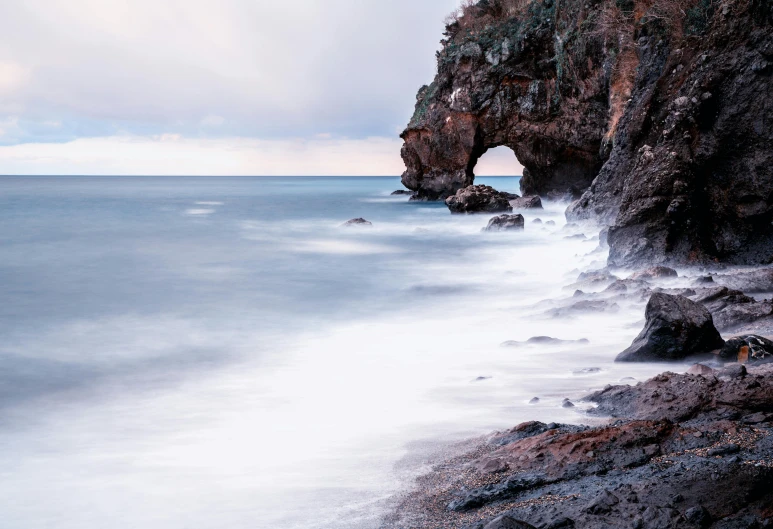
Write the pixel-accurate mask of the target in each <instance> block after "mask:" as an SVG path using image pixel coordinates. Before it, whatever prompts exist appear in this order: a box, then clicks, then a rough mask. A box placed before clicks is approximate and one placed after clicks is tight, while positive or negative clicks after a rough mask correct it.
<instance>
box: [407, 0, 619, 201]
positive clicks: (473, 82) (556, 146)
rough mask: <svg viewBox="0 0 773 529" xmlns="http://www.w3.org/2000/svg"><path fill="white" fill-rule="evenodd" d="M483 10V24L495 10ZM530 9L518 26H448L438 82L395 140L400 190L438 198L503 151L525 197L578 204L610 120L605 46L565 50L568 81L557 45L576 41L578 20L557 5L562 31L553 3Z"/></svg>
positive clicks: (423, 92) (590, 40)
mask: <svg viewBox="0 0 773 529" xmlns="http://www.w3.org/2000/svg"><path fill="white" fill-rule="evenodd" d="M482 4H483V3H481V4H479V5H482ZM486 5H487V6H489V7H481V11H480V13H479V15H480V16H481V17H484V18H485V17H486V16H493V15H491V14H487V11H486V9H488V10H492V13H493V11H495V10H496V6H495V5H494V4H493V3H486ZM531 5H532V8H531V9H530V11H529V13H528V15H525V16H524V17H522V18H521V19H517V18H510V19H505V20H503V21H502V23H498V24H490V25H488V26H486V27H484V28H482V29H480V30H479V31H478V32H473V33H471V32H470V31H469V30H465V29H463V28H460V27H459V26H458V24H453V25H451V26H449V27H448V28H447V32H446V36H447V38H446V40H444V41H443V49H442V51H441V52H440V53H439V54H438V73H437V76H436V77H435V80H434V81H433V83H432V84H431V85H429V86H425V87H422V88H421V89H420V90H419V93H418V94H417V101H416V110H415V112H414V115H413V117H412V119H411V121H410V123H409V125H408V127H407V128H406V129H405V131H404V132H403V133H402V135H401V137H402V139H403V140H404V142H405V143H404V145H403V149H402V157H403V160H404V162H405V165H406V171H405V172H404V173H403V177H402V178H403V184H404V185H405V186H406V187H408V188H410V189H413V190H415V191H417V193H418V196H419V197H421V198H424V199H430V200H432V199H440V198H444V197H446V196H448V195H451V194H453V193H454V192H455V191H456V190H458V189H460V188H462V187H466V186H468V185H471V184H472V183H473V180H474V168H475V165H476V164H477V161H478V159H480V157H481V156H482V155H483V154H484V153H485V152H486V151H487V150H489V149H492V148H495V147H498V146H501V145H505V146H507V147H509V148H510V149H512V150H513V151H514V152H515V154H516V156H517V158H518V160H519V161H520V162H521V163H522V164H523V166H524V168H525V170H524V178H523V179H522V181H521V186H522V191H523V192H524V193H528V194H540V195H547V194H549V193H551V192H558V193H568V194H571V195H573V196H575V197H578V196H579V195H580V194H582V192H583V191H585V190H586V189H587V188H588V187H589V186H590V184H591V182H592V181H593V179H594V178H595V176H596V175H597V174H598V172H599V170H600V168H601V166H602V164H603V161H604V159H605V152H604V149H602V145H603V143H604V138H605V136H606V135H607V132H608V128H609V122H610V113H609V105H608V101H609V96H608V95H609V78H608V70H607V69H605V68H603V67H602V62H603V61H604V56H603V53H600V50H601V49H602V48H603V42H601V37H599V36H590V37H587V38H583V39H578V42H574V41H571V42H568V43H565V44H564V46H565V51H564V53H565V57H564V58H563V59H562V60H563V61H565V62H566V63H567V64H572V76H568V75H565V74H564V73H562V68H563V67H564V65H562V64H559V63H557V62H556V46H557V44H556V39H559V40H560V39H561V36H560V35H562V34H576V33H577V32H576V28H575V27H573V26H577V25H579V24H580V23H582V20H581V17H579V16H577V13H574V12H572V11H571V8H569V9H567V8H564V10H563V11H562V12H561V14H560V20H559V21H558V23H559V24H563V26H565V27H564V29H563V30H562V31H559V30H558V29H557V21H556V19H555V16H556V11H555V6H554V5H553V0H542V1H535V2H533V3H532V4H531ZM578 5H580V4H579V3H578ZM575 7H576V6H575ZM593 50H597V51H599V53H597V54H595V55H594V54H592V53H589V51H593ZM580 55H582V57H580ZM574 56H577V57H575V58H574V59H573V57H574ZM575 59H576V60H575Z"/></svg>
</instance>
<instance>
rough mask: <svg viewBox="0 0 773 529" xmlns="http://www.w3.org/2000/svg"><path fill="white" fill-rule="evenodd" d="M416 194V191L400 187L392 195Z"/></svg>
mask: <svg viewBox="0 0 773 529" xmlns="http://www.w3.org/2000/svg"><path fill="white" fill-rule="evenodd" d="M414 194H416V192H415V191H410V190H408V189H398V190H397V191H392V195H393V196H394V195H414Z"/></svg>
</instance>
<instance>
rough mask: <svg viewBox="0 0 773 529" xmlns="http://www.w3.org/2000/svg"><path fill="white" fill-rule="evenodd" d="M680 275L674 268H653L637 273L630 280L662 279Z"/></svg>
mask: <svg viewBox="0 0 773 529" xmlns="http://www.w3.org/2000/svg"><path fill="white" fill-rule="evenodd" d="M678 276H679V274H677V273H676V270H674V269H673V268H669V267H667V266H653V267H652V268H647V269H646V270H641V271H640V272H636V273H635V274H632V275H631V277H629V279H643V280H647V279H662V278H667V277H678Z"/></svg>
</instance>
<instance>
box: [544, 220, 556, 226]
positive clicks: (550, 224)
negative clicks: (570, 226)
mask: <svg viewBox="0 0 773 529" xmlns="http://www.w3.org/2000/svg"><path fill="white" fill-rule="evenodd" d="M555 225H556V221H554V220H547V221H545V226H555Z"/></svg>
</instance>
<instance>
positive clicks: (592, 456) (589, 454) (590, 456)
mask: <svg viewBox="0 0 773 529" xmlns="http://www.w3.org/2000/svg"><path fill="white" fill-rule="evenodd" d="M585 455H586V456H588V457H589V458H591V459H593V458H594V457H596V453H595V452H594V451H593V450H591V451H590V452H588V453H587V454H585Z"/></svg>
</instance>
